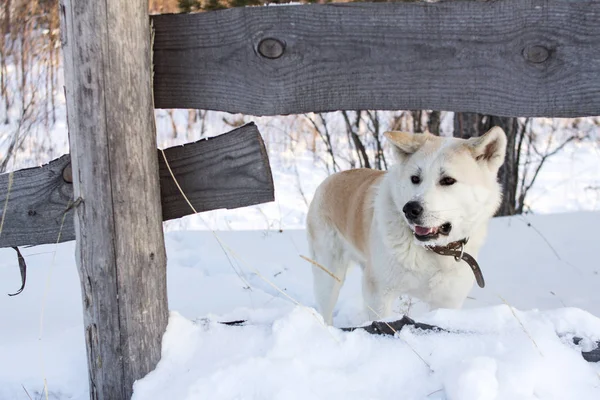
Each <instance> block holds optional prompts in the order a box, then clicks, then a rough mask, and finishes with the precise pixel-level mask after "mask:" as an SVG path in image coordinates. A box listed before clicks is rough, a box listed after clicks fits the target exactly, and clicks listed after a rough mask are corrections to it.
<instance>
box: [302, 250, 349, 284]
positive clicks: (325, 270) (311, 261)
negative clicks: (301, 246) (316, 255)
mask: <svg viewBox="0 0 600 400" xmlns="http://www.w3.org/2000/svg"><path fill="white" fill-rule="evenodd" d="M300 258H301V259H303V260H305V261H308V262H309V263H311V264H312V265H314V266H315V267H317V268H319V269H321V271H323V272H325V273H326V274H327V275H329V276H331V277H332V278H333V279H335V280H336V281H338V282H340V283H342V281H341V279H340V278H338V277H337V276H335V275H334V274H333V273H332V272H331V271H329V270H328V269H327V268H325V267H324V266H322V265H321V264H319V263H318V262H316V261H315V260H313V259H312V258H308V257H306V256H303V255H302V254H300Z"/></svg>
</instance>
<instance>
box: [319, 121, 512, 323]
mask: <svg viewBox="0 0 600 400" xmlns="http://www.w3.org/2000/svg"><path fill="white" fill-rule="evenodd" d="M385 136H386V137H387V139H388V140H389V141H391V143H392V144H393V145H394V150H395V152H396V153H397V159H398V162H397V163H396V164H395V165H394V166H392V167H391V168H390V169H389V170H388V171H387V172H382V171H376V170H370V169H354V170H350V171H344V172H340V173H337V174H334V175H332V176H330V177H328V178H327V179H326V180H325V181H324V182H323V183H322V184H321V185H320V186H319V187H318V188H317V191H316V193H315V197H314V199H313V201H312V203H311V205H310V209H309V211H308V218H307V233H308V241H309V245H310V250H311V255H312V258H313V260H314V261H316V262H317V263H318V264H319V265H320V266H322V267H324V268H325V269H327V271H328V272H330V273H331V274H333V275H334V276H335V277H336V278H337V279H334V278H332V276H331V275H330V274H329V273H327V272H325V271H323V270H322V269H321V268H319V267H316V266H315V267H313V276H314V289H315V296H316V300H317V304H318V306H319V311H320V312H321V314H322V315H323V317H324V319H325V321H326V322H327V323H328V324H331V323H332V319H333V310H334V307H335V304H336V302H337V299H338V295H339V292H340V289H341V287H342V284H343V282H344V279H345V276H346V272H347V269H348V267H349V263H350V262H352V261H354V262H356V263H358V264H359V265H361V267H362V269H363V280H362V285H363V298H364V301H365V306H366V308H367V311H368V312H369V317H370V318H371V319H372V320H375V319H378V318H381V317H388V316H390V314H391V312H392V304H393V302H394V300H395V299H396V298H397V297H399V296H400V295H409V296H412V297H416V298H418V299H420V300H422V301H424V302H426V303H427V304H428V305H429V306H430V307H431V308H440V307H441V308H460V307H461V306H462V304H463V302H464V300H465V298H466V297H467V294H468V293H469V291H470V289H471V287H472V286H473V272H472V271H471V269H470V268H469V266H468V265H467V264H466V263H464V262H456V261H455V259H454V258H453V257H447V256H443V255H439V254H436V253H435V252H433V251H431V250H430V249H429V248H428V247H427V246H440V247H443V246H448V245H450V246H452V245H455V246H456V244H457V243H459V244H460V243H463V244H464V243H465V241H466V240H468V243H467V244H466V245H465V246H464V251H465V252H468V253H470V254H471V255H473V256H474V257H477V253H478V251H479V248H480V247H481V245H482V244H483V241H484V238H485V235H486V231H487V225H488V221H489V219H490V218H491V217H492V216H493V215H494V213H495V212H496V210H497V209H498V206H499V205H500V201H501V197H502V194H501V188H500V185H499V183H498V181H497V174H498V169H499V168H500V166H501V165H502V163H503V162H504V154H505V151H506V135H505V134H504V131H503V130H502V129H501V128H499V127H494V128H492V129H491V130H490V131H489V132H487V133H486V134H485V135H483V136H481V137H476V138H471V139H466V140H465V139H458V138H446V137H439V136H434V135H431V134H410V133H403V132H386V134H385ZM459 261H460V260H459ZM338 279H339V280H338Z"/></svg>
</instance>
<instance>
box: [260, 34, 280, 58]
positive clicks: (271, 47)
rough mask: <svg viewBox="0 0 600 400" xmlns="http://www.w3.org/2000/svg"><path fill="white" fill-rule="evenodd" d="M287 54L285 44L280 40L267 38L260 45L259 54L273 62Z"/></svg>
mask: <svg viewBox="0 0 600 400" xmlns="http://www.w3.org/2000/svg"><path fill="white" fill-rule="evenodd" d="M284 52H285V43H284V42H282V41H281V40H279V39H274V38H265V39H263V40H261V41H260V43H259V44H258V53H259V54H260V55H261V56H263V57H265V58H269V59H271V60H274V59H276V58H279V57H281V56H282V55H283V53H284Z"/></svg>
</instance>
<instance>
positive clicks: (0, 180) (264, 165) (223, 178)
mask: <svg viewBox="0 0 600 400" xmlns="http://www.w3.org/2000/svg"><path fill="white" fill-rule="evenodd" d="M165 155H166V156H167V160H168V161H169V165H170V166H171V169H172V170H173V174H174V175H175V177H176V179H177V181H178V182H179V185H180V186H181V188H182V190H183V192H184V193H185V194H186V196H187V197H188V199H189V200H190V201H191V202H192V205H193V206H194V208H195V209H196V211H198V212H203V211H210V210H215V209H218V208H228V209H231V208H237V207H245V206H250V205H253V204H259V203H266V202H269V201H273V200H274V187H273V177H272V176H271V169H270V166H269V160H268V157H267V152H266V149H265V145H264V142H263V140H262V137H261V136H260V133H259V131H258V128H257V127H256V126H255V125H254V124H248V125H244V126H242V127H240V128H238V129H235V130H233V131H231V132H228V133H225V134H223V135H220V136H216V137H213V138H210V139H205V140H201V141H198V142H195V143H189V144H186V145H184V146H175V147H171V148H168V149H165ZM157 159H158V164H159V168H160V170H159V177H160V188H161V203H162V218H163V221H167V220H169V219H173V218H179V217H182V216H184V215H189V214H192V213H193V211H192V210H191V208H190V206H189V205H188V204H187V202H186V201H185V199H184V198H183V196H182V195H181V192H180V191H179V189H178V188H177V186H176V185H175V182H174V181H173V178H172V176H171V174H170V172H169V170H168V168H167V166H166V164H165V162H164V160H163V156H162V154H161V152H160V151H158V152H157ZM68 165H70V156H69V155H64V156H62V157H60V158H58V159H56V160H54V161H52V162H50V163H49V164H46V165H44V166H42V167H36V168H28V169H23V170H19V171H15V172H14V173H13V183H12V187H11V190H10V193H9V201H8V206H7V209H6V217H5V218H4V225H3V229H2V232H1V234H0V247H12V246H25V245H36V244H45V243H57V241H58V242H64V241H68V240H73V239H75V231H74V225H73V211H72V210H70V211H67V212H66V215H65V211H66V210H67V207H68V205H69V202H72V201H73V185H72V184H71V183H70V182H72V178H70V179H69V177H68V176H67V179H68V181H65V179H64V177H63V170H64V169H65V168H66V167H67V166H68ZM8 180H9V174H3V175H0V207H2V208H0V219H1V218H2V213H3V207H4V204H5V202H6V195H7V193H8V191H7V189H8ZM63 216H64V224H63ZM61 224H63V226H62V232H61V231H60V227H61ZM59 232H61V234H60V238H59Z"/></svg>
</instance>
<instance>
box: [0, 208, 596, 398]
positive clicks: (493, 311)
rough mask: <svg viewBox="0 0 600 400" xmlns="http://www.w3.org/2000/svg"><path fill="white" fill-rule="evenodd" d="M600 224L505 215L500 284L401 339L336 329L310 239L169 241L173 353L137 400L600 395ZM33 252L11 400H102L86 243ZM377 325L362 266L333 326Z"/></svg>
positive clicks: (8, 304)
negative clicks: (368, 309)
mask: <svg viewBox="0 0 600 400" xmlns="http://www.w3.org/2000/svg"><path fill="white" fill-rule="evenodd" d="M599 224H600V213H597V212H580V213H568V214H557V215H544V216H529V217H526V218H525V217H510V218H497V219H494V220H493V221H492V224H491V229H490V234H489V237H488V240H487V243H486V245H485V247H484V249H483V250H482V253H481V255H480V257H479V262H480V265H481V268H482V271H483V273H484V276H485V278H486V282H487V286H486V288H485V289H480V288H478V287H476V286H475V287H474V288H473V291H472V293H471V294H470V298H469V300H468V301H467V304H466V305H465V308H464V309H463V310H437V311H432V312H428V311H427V310H425V309H424V307H423V305H420V304H412V305H410V307H409V305H407V303H406V301H398V303H397V305H396V311H397V312H398V316H400V315H401V313H402V312H406V311H408V314H409V315H410V316H412V317H413V318H416V319H417V320H418V321H420V322H425V323H429V324H434V325H438V326H441V327H444V328H446V329H448V330H450V331H451V332H450V333H431V332H429V333H428V332H423V331H419V330H415V329H411V328H405V329H404V330H402V331H401V332H400V333H399V334H398V335H397V336H396V337H378V336H372V335H369V334H367V333H365V332H361V331H356V332H351V333H349V332H343V331H341V330H339V329H336V328H333V327H326V326H325V325H324V324H323V321H322V319H321V317H320V316H319V315H318V314H317V313H316V312H315V311H314V309H312V308H311V307H313V306H314V301H313V298H312V282H311V272H310V268H311V267H310V264H309V263H307V262H306V261H305V260H303V259H301V258H300V255H306V254H307V244H306V241H305V239H304V234H305V233H304V231H302V230H283V232H279V231H277V230H275V231H260V230H253V231H223V232H216V233H214V234H213V233H212V232H211V231H206V230H205V231H177V232H170V233H168V234H167V235H166V244H167V255H168V290H169V306H170V309H171V310H172V311H171V316H170V322H169V326H168V329H167V332H166V333H165V336H164V339H163V353H162V359H161V361H160V363H159V365H158V366H157V368H156V370H155V371H153V372H151V373H150V374H148V375H147V376H146V377H145V378H144V379H142V380H140V381H138V382H136V384H135V386H134V389H135V393H134V396H133V399H135V400H145V399H153V400H154V399H182V400H184V399H199V398H200V399H204V398H210V399H307V398H310V399H321V398H322V399H337V398H344V399H392V398H393V399H397V398H402V399H448V400H451V399H460V400H467V399H477V400H480V399H534V398H535V399H567V398H576V399H583V400H585V399H597V398H600V365H596V364H593V363H588V362H586V361H585V360H583V358H582V357H581V354H580V352H581V350H582V349H583V350H586V351H589V350H590V349H591V348H593V343H594V342H595V341H598V340H600V319H599V318H597V317H596V316H595V315H600V291H598V290H597V289H596V288H597V287H598V285H599V284H600V277H599V275H598V270H599V269H600V265H599V264H598V263H597V262H590V260H596V259H597V256H596V254H595V251H596V246H597V238H596V237H595V235H594V232H595V228H596V227H597V226H598V225H599ZM217 238H218V239H219V240H220V241H221V242H222V244H223V246H224V249H225V251H226V252H227V253H228V254H225V252H224V250H223V249H221V247H220V246H219V244H218V242H217ZM22 252H23V254H24V256H25V258H26V260H27V261H28V266H29V271H28V282H27V287H26V289H25V291H24V292H23V293H22V294H21V295H19V296H15V297H8V296H1V297H0V315H2V316H3V317H4V318H3V328H4V329H2V330H1V331H0V359H2V360H5V362H4V363H1V364H0V399H27V398H28V397H27V394H26V393H25V390H24V389H23V388H25V389H26V390H27V392H28V393H29V394H30V395H31V396H32V397H33V398H40V397H42V398H44V397H43V388H44V381H46V382H47V387H48V392H49V398H53V399H87V398H88V395H87V371H86V366H87V362H86V356H85V343H84V335H83V326H82V309H81V299H80V291H79V279H78V276H77V271H76V268H75V263H74V243H73V242H69V243H63V244H60V245H46V246H38V247H31V248H24V249H23V250H22ZM0 260H2V261H0V292H3V293H11V292H14V291H15V289H16V288H17V287H18V286H19V274H18V268H17V263H16V255H15V252H14V251H13V250H12V249H2V250H0ZM465 268H468V266H467V265H466V264H465ZM279 290H281V292H280V291H279ZM282 293H284V294H282ZM505 302H506V303H508V304H509V305H510V306H509V305H507V304H505ZM42 307H43V311H42ZM512 307H514V308H512ZM521 310H523V311H521ZM239 319H244V320H247V321H248V322H247V323H246V324H245V325H244V326H226V325H222V324H219V323H218V322H219V321H232V320H239ZM365 319H366V316H365V313H364V312H363V310H362V307H361V294H360V270H359V269H358V268H356V269H353V270H352V271H351V272H350V274H349V276H348V280H347V282H346V285H345V286H344V288H343V290H342V294H341V298H340V302H339V303H338V306H337V307H336V314H335V317H334V324H335V325H336V326H338V327H341V326H355V325H359V324H362V323H364V322H365ZM41 324H43V327H41ZM573 336H578V337H582V338H583V341H582V342H581V344H580V345H579V346H575V345H573V344H572V337H573Z"/></svg>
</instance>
